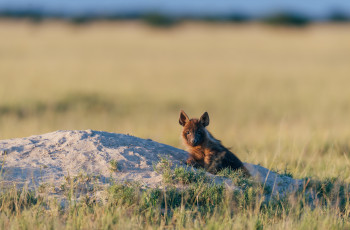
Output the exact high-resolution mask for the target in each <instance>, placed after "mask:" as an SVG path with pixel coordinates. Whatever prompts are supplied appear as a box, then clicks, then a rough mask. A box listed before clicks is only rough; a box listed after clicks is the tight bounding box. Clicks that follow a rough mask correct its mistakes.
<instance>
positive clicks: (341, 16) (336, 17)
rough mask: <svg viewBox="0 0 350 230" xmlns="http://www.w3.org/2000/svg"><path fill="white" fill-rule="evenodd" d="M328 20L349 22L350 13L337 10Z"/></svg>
mask: <svg viewBox="0 0 350 230" xmlns="http://www.w3.org/2000/svg"><path fill="white" fill-rule="evenodd" d="M328 20H329V21H330V22H348V21H350V15H347V14H346V13H344V12H341V11H335V12H333V13H332V14H331V15H330V16H329V18H328Z"/></svg>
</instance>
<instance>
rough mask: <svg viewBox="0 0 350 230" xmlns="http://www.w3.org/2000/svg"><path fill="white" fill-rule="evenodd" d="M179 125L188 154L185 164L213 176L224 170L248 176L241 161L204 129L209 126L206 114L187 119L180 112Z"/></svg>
mask: <svg viewBox="0 0 350 230" xmlns="http://www.w3.org/2000/svg"><path fill="white" fill-rule="evenodd" d="M179 123H180V125H182V126H183V130H182V135H181V136H182V139H183V142H184V144H185V146H186V147H187V150H188V152H189V154H190V155H189V158H188V159H187V164H189V165H192V166H194V167H203V168H205V170H207V171H208V172H210V173H213V174H216V173H217V172H218V171H220V170H222V169H224V168H231V169H232V170H238V169H240V170H242V171H243V173H244V174H245V175H247V176H249V175H250V174H249V172H248V170H247V169H246V168H245V167H244V165H243V163H242V161H240V160H239V159H238V157H236V156H235V155H234V154H233V153H232V152H231V151H230V150H228V149H227V148H226V147H225V146H223V145H222V144H221V141H219V140H217V139H215V138H214V137H213V135H212V134H211V133H210V132H209V131H208V130H207V129H206V128H205V127H207V126H208V125H209V115H208V113H207V112H205V113H204V114H203V115H202V116H201V117H200V119H189V117H188V116H187V114H186V113H185V112H184V111H183V110H181V113H180V119H179Z"/></svg>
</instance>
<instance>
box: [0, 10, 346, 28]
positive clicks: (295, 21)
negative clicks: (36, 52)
mask: <svg viewBox="0 0 350 230" xmlns="http://www.w3.org/2000/svg"><path fill="white" fill-rule="evenodd" d="M1 18H6V19H28V20H30V21H32V22H35V23H40V22H42V21H43V20H46V19H56V20H63V21H68V22H70V23H73V24H86V23H89V22H93V21H101V20H102V21H123V20H138V21H143V22H145V23H146V24H149V25H151V26H156V27H170V26H174V25H178V24H180V23H182V22H184V21H205V22H217V23H218V22H225V23H247V22H252V21H259V22H263V23H266V24H270V25H286V26H306V25H308V24H310V23H312V22H315V21H317V20H316V19H314V18H312V17H310V16H307V15H305V14H302V13H298V12H292V11H291V12H288V11H286V12H283V11H281V12H276V13H272V14H268V15H266V16H262V17H259V18H256V17H252V16H250V15H248V14H245V13H239V12H234V13H232V14H229V15H225V16H171V15H167V14H163V13H158V12H148V13H124V14H120V13H116V14H101V15H95V14H94V15H86V14H84V15H71V16H67V15H61V14H56V15H55V14H47V13H45V12H42V11H41V10H40V9H37V10H35V9H22V10H21V9H3V10H1V9H0V19H1ZM318 21H321V22H332V23H342V22H349V21H350V15H349V14H346V13H345V12H342V11H339V10H334V11H333V12H332V13H330V14H329V15H328V17H326V18H324V19H322V20H318Z"/></svg>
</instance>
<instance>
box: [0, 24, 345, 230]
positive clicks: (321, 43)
mask: <svg viewBox="0 0 350 230" xmlns="http://www.w3.org/2000/svg"><path fill="white" fill-rule="evenodd" d="M348 26H349V25H348V24H343V25H326V24H323V25H321V24H313V25H310V26H307V27H304V28H281V27H269V26H264V25H259V24H244V25H232V24H203V23H184V24H181V25H179V26H175V27H172V28H167V29H159V28H151V27H147V26H145V25H143V24H141V23H137V22H123V23H121V22H120V23H117V22H114V23H107V22H99V23H90V24H87V25H81V26H74V25H71V24H65V23H60V22H54V21H52V22H50V21H48V22H44V23H41V24H31V23H28V22H25V21H1V22H0V27H1V30H0V83H1V84H0V138H1V139H5V138H12V137H23V136H28V135H32V134H40V133H45V132H49V131H54V130H57V129H95V130H105V131H111V132H118V133H130V134H132V135H135V136H139V137H143V138H152V139H154V140H156V141H159V142H162V143H166V144H170V145H173V146H175V147H181V145H180V141H179V135H180V130H181V127H180V126H179V125H178V115H179V110H180V109H185V110H186V111H188V114H189V115H190V116H199V115H200V114H202V113H203V111H208V112H209V115H210V118H211V124H210V125H209V127H208V128H209V130H210V131H212V132H213V134H214V135H215V137H217V138H219V139H221V140H222V141H223V143H224V144H225V145H227V146H232V149H233V151H234V152H235V153H236V154H237V155H238V156H239V157H240V158H241V159H242V160H243V161H245V162H250V163H255V164H261V165H263V166H264V167H268V168H272V169H274V170H276V171H280V172H287V173H288V174H291V175H293V177H295V178H305V177H312V178H314V179H315V180H318V181H320V183H321V184H322V186H323V190H319V191H323V192H319V194H332V195H331V197H332V199H330V198H329V197H327V196H326V198H328V203H331V204H332V205H324V203H322V202H320V204H319V205H317V204H316V205H314V206H308V205H305V203H303V200H305V199H306V198H305V197H303V196H301V197H298V196H293V197H289V201H288V202H287V203H282V205H280V208H276V207H275V206H273V205H272V206H269V207H268V208H266V209H269V208H270V210H268V211H267V210H266V209H265V210H264V208H261V206H259V202H255V200H254V202H253V201H251V200H250V199H248V200H250V201H251V202H252V203H249V202H248V203H249V205H247V204H239V203H235V204H236V205H238V206H237V207H236V209H227V208H226V209H225V208H220V209H217V210H216V211H215V210H214V211H213V212H199V211H198V210H197V206H196V205H195V206H193V208H190V209H188V208H185V207H183V208H181V206H171V208H172V209H171V210H172V211H173V212H172V214H171V215H172V216H171V218H169V216H168V217H167V216H166V215H165V214H164V213H167V212H164V210H163V209H162V208H159V209H154V208H149V209H147V208H146V209H145V210H146V211H145V210H141V211H142V212H139V211H140V210H138V209H136V208H135V206H138V205H139V204H140V203H142V202H146V201H147V199H146V201H145V200H143V198H142V197H144V196H146V197H147V195H144V196H135V197H136V198H135V199H134V200H133V202H130V203H129V204H127V205H125V204H123V205H119V206H113V205H112V206H98V205H94V206H93V207H91V206H79V207H77V206H74V207H72V209H70V211H69V212H64V211H62V210H59V209H57V211H56V213H54V212H55V210H56V209H51V210H52V211H51V212H49V213H48V212H47V211H46V209H45V207H44V208H43V207H42V205H37V204H42V202H36V201H35V202H29V201H31V199H29V201H28V202H29V203H30V205H29V206H28V208H27V209H20V208H18V207H19V206H16V205H15V206H6V205H5V204H9V203H6V202H4V200H5V199H4V198H6V197H5V195H3V198H2V210H1V217H0V219H1V222H2V223H3V224H7V225H2V226H12V227H14V228H16V227H18V226H24V227H26V226H27V227H31V226H39V227H40V226H41V225H42V227H46V228H48V226H49V225H50V226H51V225H52V226H54V227H56V228H58V227H59V226H61V224H62V223H63V224H66V225H65V226H66V227H67V228H76V227H77V228H79V227H80V228H87V226H85V225H84V224H87V223H89V224H92V225H93V226H95V228H102V227H103V228H108V226H109V225H103V223H111V225H110V226H114V227H116V226H125V227H127V226H128V227H129V228H133V227H135V228H142V227H150V228H151V227H153V228H162V227H164V226H175V227H177V228H181V227H188V228H200V227H203V226H206V227H208V228H211V227H212V228H216V227H220V226H221V227H224V226H225V227H226V226H232V227H241V228H246V227H247V228H254V227H257V228H262V227H265V228H275V229H280V228H281V227H284V228H286V229H296V228H300V229H309V228H324V227H326V228H327V227H328V228H349V214H348V210H349V209H348V208H344V207H343V208H340V207H341V205H340V206H339V205H338V203H337V202H331V201H333V198H334V199H335V200H336V198H337V197H339V194H338V196H337V195H334V190H333V188H338V190H341V191H345V194H343V195H342V197H343V198H344V199H345V200H346V204H347V205H348V203H349V201H348V193H347V191H348V185H347V184H348V183H350V167H349V166H350V160H349V158H350V154H349V152H350V129H349V127H350V91H349V90H348V86H349V84H350V78H349V73H350V65H349V63H350V43H349V41H350V31H349V30H348ZM334 178H336V179H334ZM196 183H197V182H196ZM329 184H331V185H332V186H331V187H327V186H326V185H329ZM335 185H337V186H335ZM322 186H321V185H320V187H322ZM339 188H341V189H339ZM327 189H328V190H327ZM325 190H327V192H325ZM118 191H119V190H117V194H118ZM122 191H123V194H124V190H122ZM126 191H131V190H126ZM132 191H138V190H137V189H136V190H132ZM331 191H332V192H331ZM148 192H149V193H151V191H148ZM114 193H115V191H114ZM25 194H27V193H25ZM137 194H140V193H137ZM10 195H12V196H13V197H17V192H12V193H11V194H6V196H10ZM124 195H125V194H124ZM150 196H151V195H150ZM18 197H22V198H20V199H19V201H20V202H17V200H18V199H17V198H16V199H13V200H16V202H14V204H17V205H18V204H23V202H24V200H25V202H24V203H26V202H27V199H23V197H27V196H23V195H22V196H18ZM131 197H133V196H131ZM140 197H141V198H142V199H141V198H140ZM156 197H158V198H159V197H160V196H156ZM230 197H231V196H221V198H220V199H221V200H220V199H219V200H220V201H218V202H219V203H220V202H221V203H220V207H228V206H230V204H231V203H230V199H231V198H230ZM326 198H325V199H326ZM21 199H22V200H21ZM33 199H34V200H35V199H36V198H33ZM159 199H163V200H166V199H164V196H162V197H161V198H159ZM6 200H7V201H8V200H10V199H6ZM326 200H327V199H326ZM21 202H22V203H21ZM111 202H112V201H111ZM156 203H157V202H155V204H156ZM214 203H215V202H214ZM321 203H322V204H321ZM325 203H326V202H325ZM223 204H225V205H223ZM283 204H285V206H286V207H288V208H289V209H288V210H289V211H285V207H284V206H283ZM9 205H12V203H11V204H9ZM4 207H7V208H4ZM8 207H10V208H8ZM11 207H12V208H11ZM24 207H26V206H25V205H24ZM54 207H56V206H54ZM145 207H150V206H147V205H146V206H145ZM159 207H163V208H164V207H167V206H166V205H165V206H164V204H163V206H161V205H160V206H159ZM290 207H292V208H290ZM315 207H316V208H315ZM346 207H347V206H346ZM4 210H15V214H10V213H11V212H10V211H8V212H9V214H8V215H5V213H6V212H5V211H4ZM33 210H35V211H36V212H33ZM91 210H92V211H91ZM155 210H156V211H157V212H159V213H158V214H159V215H158V216H157V215H156V214H155V213H154V211H155ZM281 210H282V211H281ZM283 210H284V211H283ZM290 210H292V211H290ZM33 213H34V215H36V216H35V217H34V218H33V216H32V215H33ZM87 213H89V214H87ZM56 214H57V215H58V214H59V215H58V217H57V216H56ZM125 216H128V218H125ZM185 216H187V217H185ZM189 216H190V217H193V218H189V219H186V218H188V217H189ZM50 218H51V219H50ZM184 218H185V219H184ZM170 220H171V221H175V222H176V223H175V222H174V223H173V222H171V221H170ZM26 221H27V222H26ZM28 221H29V222H28ZM30 221H36V222H35V224H33V223H32V222H30ZM223 221H224V222H225V223H226V224H227V225H221V224H220V225H219V223H222V222H223ZM79 223H80V225H79ZM143 223H146V224H145V225H143ZM21 224H22V225H21ZM94 224H95V225H94ZM172 224H174V225H172Z"/></svg>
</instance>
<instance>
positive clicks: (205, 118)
mask: <svg viewBox="0 0 350 230" xmlns="http://www.w3.org/2000/svg"><path fill="white" fill-rule="evenodd" d="M199 120H200V122H201V123H202V125H203V126H204V127H205V126H208V125H209V115H208V113H207V112H205V113H203V115H202V116H201V118H200V119H199Z"/></svg>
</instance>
